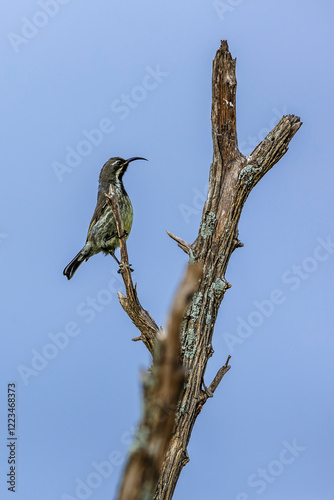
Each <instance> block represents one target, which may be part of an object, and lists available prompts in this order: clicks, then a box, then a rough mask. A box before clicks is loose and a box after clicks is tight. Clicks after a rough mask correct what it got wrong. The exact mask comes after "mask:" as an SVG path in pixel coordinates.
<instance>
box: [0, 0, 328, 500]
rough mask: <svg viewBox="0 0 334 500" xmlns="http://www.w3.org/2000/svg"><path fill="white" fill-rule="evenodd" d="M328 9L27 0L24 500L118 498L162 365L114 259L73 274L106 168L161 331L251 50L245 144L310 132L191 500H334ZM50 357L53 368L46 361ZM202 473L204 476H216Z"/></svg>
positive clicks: (228, 300) (8, 114) (253, 289)
mask: <svg viewBox="0 0 334 500" xmlns="http://www.w3.org/2000/svg"><path fill="white" fill-rule="evenodd" d="M333 14H334V7H333V5H332V4H331V2H325V1H324V2H318V3H315V2H311V1H303V2H302V1H300V0H297V1H295V2H288V1H287V0H281V1H279V2H278V1H274V2H267V1H265V0H258V1H257V2H252V1H250V0H226V1H221V2H204V1H198V2H191V1H188V0H184V1H182V2H176V1H171V2H168V3H167V2H165V3H163V4H161V3H160V2H153V1H151V0H150V1H145V2H130V1H127V0H124V1H123V2H115V1H113V2H105V1H101V0H96V1H95V2H89V3H88V2H81V3H79V2H77V1H75V0H49V1H47V0H40V1H32V0H25V1H23V0H21V1H18V2H15V4H8V5H6V9H3V13H2V16H1V18H0V19H1V20H0V44H1V66H2V71H1V76H0V86H1V91H0V96H1V97H0V99H1V109H2V113H1V121H0V123H1V138H2V150H1V153H2V182H1V185H0V203H1V211H0V214H1V215H0V255H1V261H0V266H1V271H0V272H1V309H2V312H1V322H2V327H1V331H2V349H1V354H0V360H1V363H0V366H1V369H0V370H1V371H0V373H1V394H2V396H1V398H0V415H1V419H0V422H1V436H2V438H1V446H0V473H1V484H0V496H1V498H4V499H7V498H12V496H11V492H8V491H7V486H8V485H7V484H6V482H5V480H4V477H5V476H6V474H7V473H8V470H9V466H8V464H7V458H8V448H7V446H6V444H7V441H6V438H7V410H6V397H7V396H6V395H7V384H8V383H11V382H15V383H16V391H17V437H18V440H17V444H16V452H17V469H16V472H17V483H16V487H17V493H16V497H15V498H16V499H17V500H30V499H31V500H32V499H34V500H42V499H43V500H44V499H46V498H47V499H48V500H49V499H50V500H68V499H73V498H77V499H80V498H90V499H92V500H102V499H103V500H104V499H105V498H113V497H114V495H115V492H116V491H117V486H118V484H119V480H120V477H121V472H122V466H123V464H124V461H125V458H126V452H127V450H128V447H129V443H130V442H131V436H132V434H133V429H134V427H135V426H136V424H137V422H138V419H139V417H140V404H141V403H140V401H141V387H140V372H141V371H142V370H145V369H146V367H147V366H148V364H149V363H150V357H149V355H148V352H147V351H146V349H145V347H144V346H143V345H140V344H139V343H134V342H131V338H133V337H134V336H136V335H137V331H136V329H135V327H134V326H133V325H132V323H131V322H130V320H129V319H128V317H127V316H126V315H125V313H124V312H123V310H122V309H121V307H120V305H119V304H118V300H117V296H116V290H118V289H119V290H121V291H124V288H123V284H122V283H121V281H120V278H119V275H118V274H117V272H116V267H115V262H114V261H113V259H111V258H108V257H104V256H102V255H98V256H95V257H94V258H92V259H91V260H90V261H89V262H88V263H85V264H84V265H82V267H81V268H80V269H79V270H78V272H77V274H76V275H75V277H74V278H73V280H71V281H70V282H67V280H66V279H65V277H64V276H62V270H63V268H64V266H65V265H66V264H67V263H68V262H69V261H70V260H71V259H72V258H73V257H74V255H75V254H76V253H77V252H78V250H79V249H80V248H81V247H82V245H83V243H84V241H85V238H86V231H87V228H88V224H89V221H90V218H91V216H92V213H93V210H94V207H95V201H96V192H97V181H98V174H99V171H100V169H101V167H102V165H103V163H104V162H105V161H106V160H107V159H108V158H110V157H112V156H121V157H125V158H126V157H130V156H144V157H146V158H148V159H149V162H134V163H133V164H131V165H130V167H129V169H128V171H127V173H126V175H125V177H124V182H125V185H126V189H127V191H128V193H129V195H130V196H131V200H132V203H133V207H134V225H133V229H132V232H131V235H130V238H129V240H128V251H129V254H130V261H131V263H132V265H133V267H134V269H135V272H134V273H133V278H134V280H135V281H137V282H138V292H139V296H140V300H141V302H142V304H143V306H144V307H145V308H147V309H148V310H149V311H150V313H151V314H152V315H153V317H154V318H155V320H156V322H157V323H158V324H159V325H163V324H164V322H165V318H166V315H167V313H168V309H169V306H170V303H171V300H172V297H173V293H174V291H175V289H176V287H177V284H178V282H179V280H180V278H181V275H182V273H183V270H184V268H185V265H186V256H185V254H183V253H182V251H181V250H179V249H178V248H177V246H176V244H174V242H172V241H171V240H170V239H169V238H168V236H167V235H166V232H165V231H166V230H169V231H171V232H173V233H174V234H177V235H179V236H180V237H182V238H183V239H185V240H187V241H190V242H192V241H193V240H194V239H195V238H196V235H197V231H198V225H199V221H200V216H201V209H202V205H203V201H204V196H205V193H206V187H207V181H208V172H209V166H210V162H211V159H212V143H211V123H210V106H211V68H212V60H213V58H214V55H215V52H216V50H217V49H218V47H219V45H220V40H221V39H227V40H228V43H229V46H230V50H231V52H232V55H233V57H237V80H238V89H237V118H238V123H237V125H238V139H239V147H240V149H241V151H242V152H243V153H244V154H246V155H247V154H249V153H250V152H251V151H252V149H253V148H254V146H255V145H256V144H257V143H258V142H259V141H260V140H262V138H263V137H264V136H265V134H266V133H267V132H269V129H270V128H272V127H273V126H274V125H275V124H276V123H277V122H278V120H279V118H280V117H281V116H282V115H283V114H287V113H293V114H296V115H299V116H300V117H301V119H302V121H303V126H302V128H301V129H300V130H299V132H298V133H297V135H296V136H295V138H294V139H293V140H292V142H291V144H290V150H289V151H288V153H287V154H286V155H285V156H284V158H283V159H282V160H281V161H280V162H279V164H277V165H276V166H275V167H274V168H273V170H272V171H270V172H269V173H268V174H267V175H266V176H265V178H264V179H263V180H262V181H261V182H260V183H259V184H258V185H257V186H256V188H255V189H254V191H253V192H252V193H251V194H250V196H249V199H248V200H247V203H246V205H245V207H244V211H243V214H242V217H241V221H240V225H239V230H240V239H241V241H242V242H243V243H244V245H245V246H244V248H242V249H239V250H238V251H236V252H235V253H234V254H233V256H232V258H231V261H230V264H229V267H228V270H227V274H226V277H227V279H228V281H229V282H230V283H231V284H232V288H231V289H230V290H229V291H228V292H227V293H226V296H225V299H224V301H223V304H222V307H221V310H220V313H219V317H218V320H217V323H216V327H215V333H214V339H213V346H214V349H215V354H214V356H213V358H211V360H210V363H209V366H208V372H207V375H206V383H207V384H208V383H210V381H211V379H212V378H213V376H214V374H215V372H216V371H217V369H218V368H219V367H220V366H221V365H222V364H223V363H224V362H225V360H226V357H227V355H228V354H232V359H231V366H232V369H231V370H230V372H229V373H228V374H227V375H226V377H225V379H224V381H223V382H222V384H221V386H220V387H219V389H218V390H217V392H216V394H215V397H214V398H213V399H212V400H209V401H208V402H207V404H206V406H205V408H204V410H203V411H202V413H201V415H200V416H199V418H198V420H197V423H196V426H195V428H194V431H193V434H192V438H191V442H190V445H189V449H188V453H189V456H190V463H189V464H188V465H187V466H186V468H185V469H184V470H183V473H182V476H181V478H180V480H179V483H178V486H177V489H176V492H175V496H174V498H175V499H176V500H181V499H183V498H195V499H202V498H203V497H206V498H209V499H223V498H230V499H232V500H254V499H255V498H263V499H266V500H267V499H269V500H278V499H281V498H285V499H287V500H333V499H334V484H333V473H332V471H333V446H334V438H333V431H332V429H333V424H332V423H333V417H334V415H333V398H332V395H333V389H334V387H333V386H334V382H333V363H332V360H333V355H334V335H333V299H334V297H333V285H332V282H333V279H332V276H333V270H334V248H333V241H334V229H333V216H332V214H333V180H334V174H333V165H332V151H331V149H332V141H333V128H332V116H333V99H332V93H333V66H332V48H333V30H332V19H333ZM45 355H46V357H45ZM199 478H200V481H199Z"/></svg>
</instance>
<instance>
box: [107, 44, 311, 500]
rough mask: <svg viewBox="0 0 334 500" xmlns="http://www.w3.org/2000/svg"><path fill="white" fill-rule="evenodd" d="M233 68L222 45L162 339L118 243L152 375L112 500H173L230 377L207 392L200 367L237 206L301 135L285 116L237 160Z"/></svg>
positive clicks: (223, 284) (130, 307) (131, 312)
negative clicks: (209, 150) (200, 180)
mask: <svg viewBox="0 0 334 500" xmlns="http://www.w3.org/2000/svg"><path fill="white" fill-rule="evenodd" d="M235 63H236V61H235V59H232V56H231V54H230V52H229V48H228V45H227V42H226V41H223V42H222V43H221V46H220V48H219V50H218V51H217V53H216V57H215V59H214V61H213V74H212V113H211V120H212V138H213V160H212V164H211V167H210V175H209V188H208V195H207V199H206V202H205V204H204V208H203V213H202V219H201V223H200V227H199V232H198V236H197V238H196V240H195V241H194V242H193V243H192V244H189V243H187V242H186V241H184V240H183V239H181V238H179V237H177V236H175V235H173V234H171V233H168V234H169V236H170V237H171V238H173V239H174V240H175V241H176V242H177V244H178V246H179V247H180V248H181V249H182V250H183V251H184V252H185V253H186V254H188V256H189V267H188V273H187V277H186V278H185V281H184V282H183V283H182V284H181V285H180V289H179V291H178V293H177V295H176V299H175V302H174V306H173V308H172V311H171V315H170V318H169V320H168V326H167V333H166V332H165V333H164V334H162V333H161V330H160V329H159V328H158V326H157V324H156V323H155V321H154V320H153V318H152V317H151V316H150V314H149V313H148V312H147V311H145V310H144V309H143V307H142V306H141V304H140V302H139V299H138V296H137V290H136V287H134V286H133V283H132V278H131V272H130V267H129V262H128V255H127V250H126V244H125V239H124V238H123V239H120V244H121V272H122V277H123V280H124V283H125V288H126V295H123V294H121V293H120V292H119V300H120V303H121V305H122V307H123V309H124V310H125V312H126V313H127V314H128V316H129V317H130V318H131V320H132V321H133V323H134V324H135V325H136V326H137V327H138V329H139V331H140V335H139V336H138V337H136V338H135V339H133V340H142V341H143V342H144V344H145V345H146V347H147V348H148V349H149V351H150V352H151V354H152V356H153V366H152V368H151V370H150V372H149V373H148V374H147V375H146V377H145V380H144V410H143V416H142V420H141V423H140V425H139V428H138V432H137V436H136V440H135V443H134V446H133V448H132V450H131V452H130V456H129V459H128V463H127V466H126V469H125V472H124V476H123V480H122V484H121V488H120V493H119V497H118V498H119V500H135V499H137V500H139V499H150V498H154V499H155V500H170V499H171V498H172V496H173V493H174V489H175V486H176V483H177V480H178V478H179V475H180V473H181V470H182V468H183V467H184V466H185V464H186V463H187V462H188V461H189V458H188V454H187V445H188V442H189V439H190V436H191V432H192V429H193V426H194V424H195V421H196V418H197V416H198V414H199V412H200V411H201V409H202V408H203V405H204V404H205V403H206V401H207V399H208V398H210V397H212V396H213V394H214V392H215V390H216V389H217V387H218V385H219V383H220V382H221V380H222V378H223V376H224V375H225V373H226V372H227V371H228V370H229V368H230V366H229V365H228V361H229V357H228V359H227V361H226V363H225V364H224V366H222V367H221V368H220V370H218V373H217V375H216V376H215V377H214V379H213V381H212V382H211V383H210V384H209V386H208V387H206V386H205V384H204V376H205V370H206V365H207V362H208V359H209V358H210V356H212V354H213V348H212V336H213V330H214V325H215V322H216V318H217V314H218V310H219V306H220V304H221V301H222V299H223V297H224V294H225V292H226V290H227V289H228V288H230V286H231V285H230V284H229V283H228V282H227V281H226V279H225V272H226V267H227V264H228V262H229V259H230V257H231V255H232V252H233V251H234V250H235V249H236V248H238V247H241V246H243V245H242V243H241V242H240V241H239V239H238V223H239V219H240V215H241V211H242V208H243V205H244V203H245V201H246V199H247V197H248V195H249V193H250V191H251V190H252V189H253V187H254V186H255V185H256V184H257V183H258V182H259V180H260V179H261V178H262V177H263V176H264V175H265V174H266V172H268V170H270V169H271V168H272V167H273V166H274V165H275V163H277V162H278V161H279V160H280V159H281V158H282V156H283V155H284V154H285V153H286V152H287V150H288V146H289V143H290V141H291V139H292V137H293V136H294V135H295V133H296V132H297V130H298V129H299V127H300V126H301V121H300V119H299V118H298V117H297V116H294V115H287V116H283V117H282V119H281V120H280V121H279V123H278V124H277V125H276V127H275V128H274V129H273V130H272V131H271V132H270V133H269V134H268V135H267V137H266V138H265V139H264V140H263V141H262V142H261V143H260V144H259V145H258V146H257V147H256V148H255V149H254V151H253V152H252V153H251V154H250V155H249V156H244V155H243V154H242V153H241V152H240V151H239V149H238V142H237V131H236V87H237V82H236V76H235ZM108 203H109V204H110V205H111V207H112V209H113V212H114V214H115V217H116V220H117V225H118V233H119V236H121V235H122V234H123V226H122V221H121V218H120V214H119V209H118V207H117V200H116V199H115V196H114V195H113V193H112V191H111V192H110V194H109V199H108ZM195 290H196V291H195ZM175 332H176V333H175ZM176 337H177V338H176ZM178 338H179V342H178ZM169 343H170V346H169V347H168V345H169Z"/></svg>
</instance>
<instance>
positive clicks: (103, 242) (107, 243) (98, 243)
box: [90, 193, 133, 253]
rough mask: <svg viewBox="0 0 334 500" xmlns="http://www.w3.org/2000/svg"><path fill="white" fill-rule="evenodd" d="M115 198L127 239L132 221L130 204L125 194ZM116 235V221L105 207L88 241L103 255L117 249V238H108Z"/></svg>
mask: <svg viewBox="0 0 334 500" xmlns="http://www.w3.org/2000/svg"><path fill="white" fill-rule="evenodd" d="M117 198H118V203H119V209H120V212H121V217H122V221H123V226H124V230H125V231H126V233H127V236H126V238H128V236H129V234H130V231H131V227H132V221H133V208H132V204H131V201H130V198H129V197H128V195H127V194H125V195H124V193H123V194H122V196H117ZM116 234H117V227H116V221H115V218H114V215H113V213H112V210H111V208H110V207H109V206H107V207H106V209H105V210H104V212H103V214H102V215H101V217H100V218H99V220H98V221H96V223H95V224H94V226H93V227H92V229H91V231H90V241H91V243H92V245H93V247H95V248H96V250H97V251H99V250H98V249H100V250H101V249H102V251H103V252H104V253H109V252H114V251H115V250H116V248H117V247H119V238H118V237H115V236H113V237H112V238H110V236H112V235H116Z"/></svg>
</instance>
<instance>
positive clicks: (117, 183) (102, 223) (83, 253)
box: [63, 156, 148, 280]
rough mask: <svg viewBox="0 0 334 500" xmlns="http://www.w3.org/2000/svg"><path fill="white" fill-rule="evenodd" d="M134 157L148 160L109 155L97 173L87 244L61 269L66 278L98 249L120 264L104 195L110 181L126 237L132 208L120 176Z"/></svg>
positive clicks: (114, 231)
mask: <svg viewBox="0 0 334 500" xmlns="http://www.w3.org/2000/svg"><path fill="white" fill-rule="evenodd" d="M135 160H145V161H148V160H147V159H146V158H142V157H140V156H134V157H132V158H128V159H127V160H125V159H124V158H119V157H115V158H110V159H109V160H108V161H107V162H106V163H105V164H104V165H103V167H102V169H101V172H100V176H99V187H98V193H97V203H96V208H95V211H94V214H93V217H92V220H91V222H90V224H89V228H88V232H87V239H86V243H85V245H84V247H83V248H82V249H81V250H80V252H79V253H77V255H76V256H75V257H74V259H72V260H71V262H70V263H69V264H68V265H67V266H66V267H65V269H64V271H63V275H64V276H66V278H67V279H68V280H70V279H71V278H73V275H74V273H75V272H76V270H77V269H78V267H79V266H80V265H81V264H82V263H83V262H84V261H87V260H88V259H89V258H90V257H92V256H93V255H95V254H97V253H100V252H103V253H104V254H105V255H108V254H110V255H111V256H112V257H114V259H115V260H116V262H117V263H118V264H120V262H119V260H118V259H117V257H116V256H115V250H116V248H117V247H119V236H118V233H117V227H116V221H115V217H114V215H113V212H112V210H111V208H110V206H109V205H108V204H107V200H106V196H105V195H106V194H107V193H108V192H109V186H110V184H111V185H112V186H113V188H114V192H115V195H116V197H117V201H118V204H119V208H120V213H121V217H122V221H123V226H124V237H125V239H127V238H128V236H129V234H130V231H131V227H132V221H133V208H132V204H131V201H130V198H129V196H128V194H127V192H126V191H125V188H124V184H123V175H124V174H125V172H126V170H127V168H128V165H129V163H130V162H132V161H135Z"/></svg>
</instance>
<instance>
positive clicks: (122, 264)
mask: <svg viewBox="0 0 334 500" xmlns="http://www.w3.org/2000/svg"><path fill="white" fill-rule="evenodd" d="M127 268H128V269H129V270H130V272H131V273H133V271H134V269H132V267H131V264H124V263H123V262H120V263H119V270H118V271H117V272H118V273H119V274H122V273H124V272H125V271H126V269H127Z"/></svg>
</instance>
